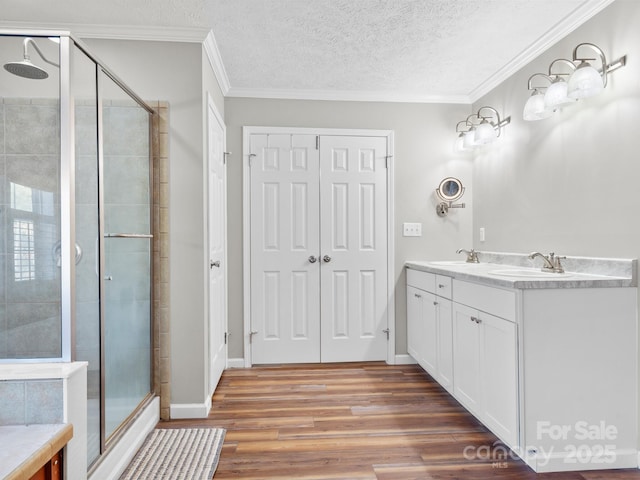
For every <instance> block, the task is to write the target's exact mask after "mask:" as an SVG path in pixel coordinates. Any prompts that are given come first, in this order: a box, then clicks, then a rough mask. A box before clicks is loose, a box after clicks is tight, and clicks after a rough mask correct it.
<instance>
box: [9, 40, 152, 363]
mask: <svg viewBox="0 0 640 480" xmlns="http://www.w3.org/2000/svg"><path fill="white" fill-rule="evenodd" d="M0 36H14V37H31V38H49V37H57V38H59V39H60V65H59V67H60V210H61V211H60V229H61V231H62V232H66V233H67V235H61V272H60V273H61V285H60V288H61V298H60V309H61V321H62V328H61V341H62V346H61V347H62V348H61V356H60V357H54V358H37V359H29V358H26V359H6V360H5V359H0V363H36V362H37V363H43V362H71V361H73V360H74V359H75V340H76V339H75V318H76V308H75V305H76V298H75V291H76V282H75V276H76V272H75V256H76V246H75V238H76V221H75V220H76V219H75V209H76V205H75V173H76V172H75V147H74V145H75V137H74V129H73V125H74V108H73V98H72V95H71V71H72V55H71V49H72V47H73V45H75V46H77V47H78V48H79V49H80V50H81V51H82V52H83V53H84V54H85V55H86V56H87V57H89V58H90V59H91V60H92V61H94V62H95V64H96V68H97V70H96V73H98V72H99V71H100V70H101V71H102V72H104V73H105V75H107V76H108V77H109V78H110V79H111V80H113V82H114V83H116V84H117V85H118V86H119V87H120V88H121V89H122V90H123V91H125V92H126V93H127V95H129V96H130V97H131V98H132V99H133V100H134V101H135V102H136V103H137V104H138V105H139V106H140V107H142V108H143V109H145V110H146V111H147V112H148V113H150V114H154V113H155V111H154V110H153V108H152V107H150V106H149V105H148V104H147V103H146V102H145V101H144V100H142V99H141V98H140V97H139V96H138V95H137V94H136V93H135V92H133V91H132V90H131V89H130V88H129V87H128V86H127V85H126V84H125V83H124V82H123V81H122V80H120V78H119V77H118V76H117V75H116V74H115V73H113V72H112V71H111V70H110V69H109V68H108V67H107V66H106V65H105V64H104V63H103V62H102V61H101V60H100V59H99V58H97V57H96V56H95V55H93V54H92V53H91V52H90V50H89V49H88V47H87V46H86V45H84V43H83V42H82V41H81V40H79V39H77V38H75V37H74V36H73V35H72V34H71V32H69V31H65V30H16V29H0ZM34 43H35V42H34ZM48 63H51V62H48ZM100 105H101V95H100V90H99V89H98V106H99V108H101V106H100ZM99 118H100V117H99ZM100 127H101V125H99V132H100V136H101V129H100ZM99 140H100V141H101V140H102V139H101V138H100V139H99ZM98 161H99V163H100V165H101V166H102V161H103V159H102V147H101V145H98ZM152 179H153V171H152V170H151V178H150V182H152ZM101 187H102V185H99V188H101ZM103 215H104V214H103V209H102V205H100V220H99V228H100V232H99V238H100V249H101V250H102V249H104V244H103V242H104V217H103ZM150 218H151V228H152V229H153V212H151V217H150ZM152 231H153V230H152ZM151 251H152V252H153V248H151ZM101 267H102V268H104V265H101ZM102 271H104V270H102ZM151 278H153V271H152V272H151ZM151 290H152V292H151V295H152V297H151V298H153V287H152V289H151ZM100 292H101V293H102V292H104V279H103V278H100ZM103 303H104V302H101V304H103ZM151 306H152V308H153V301H152V302H151ZM103 308H104V305H102V306H101V309H103ZM103 315H104V311H101V317H102V318H104V317H103ZM152 318H153V311H152ZM102 333H104V332H102ZM152 365H153V359H152Z"/></svg>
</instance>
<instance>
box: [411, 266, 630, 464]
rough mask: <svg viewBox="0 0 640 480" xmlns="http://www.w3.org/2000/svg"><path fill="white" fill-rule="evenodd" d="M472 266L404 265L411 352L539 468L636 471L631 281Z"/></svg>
mask: <svg viewBox="0 0 640 480" xmlns="http://www.w3.org/2000/svg"><path fill="white" fill-rule="evenodd" d="M472 268H474V270H473V271H474V272H481V268H482V267H471V268H470V267H467V268H466V270H463V269H462V268H459V269H458V270H459V271H462V272H461V273H458V272H456V271H455V269H452V272H451V276H450V277H449V276H446V275H442V274H440V273H439V272H440V271H445V270H446V269H444V268H434V269H432V271H421V270H413V269H411V268H409V269H407V295H408V297H407V325H408V335H409V337H408V344H409V346H410V350H409V352H410V353H411V355H412V356H414V358H415V359H416V360H417V361H418V362H419V363H420V365H422V366H423V368H425V370H427V371H428V372H429V373H430V374H431V375H432V376H433V377H434V378H435V379H436V380H437V381H438V382H440V383H441V384H442V385H443V386H445V387H446V388H447V390H448V391H449V392H450V393H451V394H452V395H453V396H454V397H455V398H456V399H457V400H458V401H459V402H460V403H461V404H462V405H463V406H464V407H465V408H467V409H468V410H469V411H470V412H471V413H472V414H473V415H475V416H476V417H477V418H478V419H479V420H480V421H481V422H483V423H484V424H485V425H486V426H487V428H489V429H490V430H491V431H492V432H493V433H494V434H496V436H497V437H498V438H500V439H501V440H502V441H503V442H505V444H507V445H508V446H509V447H510V448H511V449H512V450H513V451H514V452H515V454H517V455H518V456H520V457H521V458H522V459H523V460H524V461H525V462H526V463H527V464H528V465H529V466H530V467H531V468H532V469H533V470H534V471H536V472H558V471H579V470H593V469H610V468H634V467H635V468H637V467H638V453H639V449H638V437H637V432H638V374H639V372H638V328H637V313H636V310H637V288H636V287H635V286H633V284H632V285H628V284H627V285H625V284H623V285H620V284H619V283H622V282H619V283H618V284H616V283H615V282H616V279H615V278H614V279H613V280H611V281H610V283H606V282H603V280H602V278H587V279H585V280H582V279H581V276H580V275H578V274H573V277H569V276H568V278H573V280H571V281H568V282H567V283H566V284H562V283H560V284H558V282H556V283H553V282H552V281H549V282H546V283H545V281H544V280H543V281H541V282H538V283H536V282H534V281H531V280H526V279H525V280H512V281H500V280H496V277H495V276H491V275H486V274H485V275H483V274H482V273H475V274H473V275H472V274H470V273H465V272H471V271H472ZM485 268H486V269H487V270H489V271H490V270H491V269H492V268H494V269H495V266H494V267H491V266H487V267H485ZM434 271H435V272H434ZM476 277H477V278H476ZM550 278H551V279H553V278H554V277H550ZM439 279H445V280H444V281H440V282H439ZM612 284H613V285H612ZM610 285H611V286H610ZM438 291H440V292H441V293H443V296H439V295H438ZM445 295H446V296H445ZM443 306H444V307H443ZM447 349H450V350H447ZM434 352H435V353H434ZM434 355H435V357H434ZM447 369H449V370H448V372H449V373H448V374H444V373H443V372H445V371H447Z"/></svg>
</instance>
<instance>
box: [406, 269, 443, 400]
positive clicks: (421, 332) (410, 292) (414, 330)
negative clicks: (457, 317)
mask: <svg viewBox="0 0 640 480" xmlns="http://www.w3.org/2000/svg"><path fill="white" fill-rule="evenodd" d="M450 297H451V278H450V277H446V276H443V275H434V274H431V273H427V272H419V271H416V270H407V350H408V352H409V354H410V355H411V356H412V357H413V358H414V359H415V360H416V362H418V364H419V365H420V366H421V367H422V368H424V369H425V370H426V371H427V372H428V373H429V374H430V375H431V376H432V377H433V378H434V379H436V381H438V383H440V384H441V385H442V386H443V387H444V388H446V389H447V390H449V391H450V392H451V391H452V388H453V382H452V378H453V329H452V317H451V314H452V308H451V299H450Z"/></svg>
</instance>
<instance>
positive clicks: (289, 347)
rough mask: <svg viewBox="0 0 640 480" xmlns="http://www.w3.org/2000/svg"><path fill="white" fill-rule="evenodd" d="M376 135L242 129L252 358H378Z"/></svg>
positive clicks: (379, 179) (383, 224) (382, 141)
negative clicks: (247, 142) (247, 152)
mask: <svg viewBox="0 0 640 480" xmlns="http://www.w3.org/2000/svg"><path fill="white" fill-rule="evenodd" d="M386 155H387V142H386V138H385V137H356V136H347V135H344V136H320V137H317V136H316V135H259V134H255V135H252V136H251V160H250V169H251V330H252V331H251V350H252V362H253V363H254V364H261V363H304V362H346V361H366V360H384V359H386V354H387V334H386V333H385V329H386V328H387V314H386V308H387V241H386V239H387V197H386V195H387V194H386V181H387V173H386Z"/></svg>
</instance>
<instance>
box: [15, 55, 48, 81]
mask: <svg viewBox="0 0 640 480" xmlns="http://www.w3.org/2000/svg"><path fill="white" fill-rule="evenodd" d="M4 69H5V70H6V71H7V72H9V73H13V74H14V75H18V76H19V77H24V78H32V79H34V80H44V79H45V78H47V77H48V76H49V74H48V73H47V72H45V71H44V70H43V69H41V68H40V67H38V66H37V65H34V64H33V63H31V60H29V59H28V58H25V59H24V60H22V61H20V62H9V63H5V64H4Z"/></svg>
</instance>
